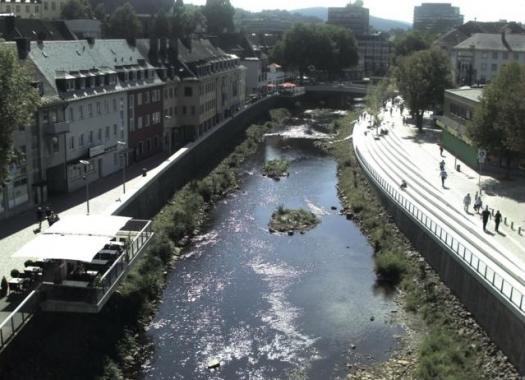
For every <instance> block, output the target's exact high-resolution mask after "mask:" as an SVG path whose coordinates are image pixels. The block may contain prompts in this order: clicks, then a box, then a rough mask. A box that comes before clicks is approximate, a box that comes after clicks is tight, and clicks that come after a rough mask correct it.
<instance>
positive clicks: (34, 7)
mask: <svg viewBox="0 0 525 380" xmlns="http://www.w3.org/2000/svg"><path fill="white" fill-rule="evenodd" d="M67 2H68V0H2V1H1V2H0V13H11V14H14V15H15V16H16V17H20V18H36V19H38V18H40V19H45V20H53V19H59V18H60V16H61V13H62V9H63V8H64V5H65V4H66V3H67Z"/></svg>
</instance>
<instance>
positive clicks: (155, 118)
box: [151, 112, 160, 125]
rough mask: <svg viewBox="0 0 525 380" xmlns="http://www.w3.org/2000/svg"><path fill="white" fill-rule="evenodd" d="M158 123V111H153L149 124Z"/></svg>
mask: <svg viewBox="0 0 525 380" xmlns="http://www.w3.org/2000/svg"><path fill="white" fill-rule="evenodd" d="M159 123H160V112H154V113H153V115H152V122H151V124H153V125H155V124H159Z"/></svg>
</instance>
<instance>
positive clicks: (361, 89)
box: [305, 83, 370, 97]
mask: <svg viewBox="0 0 525 380" xmlns="http://www.w3.org/2000/svg"><path fill="white" fill-rule="evenodd" d="M369 87H370V85H366V84H357V83H327V84H316V85H312V86H306V87H305V90H306V93H327V92H329V93H340V94H351V95H358V96H361V97H363V96H366V94H367V93H368V88H369Z"/></svg>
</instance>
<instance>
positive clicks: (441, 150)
mask: <svg viewBox="0 0 525 380" xmlns="http://www.w3.org/2000/svg"><path fill="white" fill-rule="evenodd" d="M439 155H440V156H441V157H443V145H441V144H439Z"/></svg>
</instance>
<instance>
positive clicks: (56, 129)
mask: <svg viewBox="0 0 525 380" xmlns="http://www.w3.org/2000/svg"><path fill="white" fill-rule="evenodd" d="M44 132H45V133H46V134H47V135H51V136H56V135H62V134H64V133H69V123H68V122H67V121H60V122H56V123H49V124H48V125H46V126H45V128H44Z"/></svg>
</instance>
